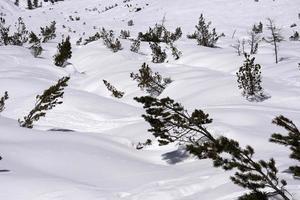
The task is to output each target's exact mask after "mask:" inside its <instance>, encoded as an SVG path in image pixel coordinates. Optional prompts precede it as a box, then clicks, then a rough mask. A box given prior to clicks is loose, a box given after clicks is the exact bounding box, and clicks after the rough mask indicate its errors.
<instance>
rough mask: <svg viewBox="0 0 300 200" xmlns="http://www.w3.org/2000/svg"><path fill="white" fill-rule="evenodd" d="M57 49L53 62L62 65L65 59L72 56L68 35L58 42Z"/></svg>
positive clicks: (64, 63)
mask: <svg viewBox="0 0 300 200" xmlns="http://www.w3.org/2000/svg"><path fill="white" fill-rule="evenodd" d="M57 50H58V52H57V54H56V55H55V56H54V64H55V65H56V66H59V67H64V66H65V65H66V61H67V60H68V59H69V58H71V57H72V47H71V43H70V37H69V36H68V37H67V38H66V40H62V42H61V43H59V44H58V46H57Z"/></svg>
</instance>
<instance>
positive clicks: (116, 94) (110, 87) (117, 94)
mask: <svg viewBox="0 0 300 200" xmlns="http://www.w3.org/2000/svg"><path fill="white" fill-rule="evenodd" d="M103 83H104V85H105V86H106V88H107V89H108V91H110V92H111V95H112V96H113V97H116V98H118V99H120V98H122V97H123V96H124V94H125V93H124V92H121V91H119V90H117V88H115V87H114V86H113V85H112V84H110V83H109V82H108V81H107V80H103Z"/></svg>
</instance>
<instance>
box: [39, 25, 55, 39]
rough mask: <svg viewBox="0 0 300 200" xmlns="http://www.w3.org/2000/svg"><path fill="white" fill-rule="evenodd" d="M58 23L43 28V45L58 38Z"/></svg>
mask: <svg viewBox="0 0 300 200" xmlns="http://www.w3.org/2000/svg"><path fill="white" fill-rule="evenodd" d="M55 25H56V22H55V21H53V22H51V24H50V26H49V27H48V26H46V27H45V28H43V27H41V34H42V36H43V37H44V39H43V41H42V42H43V43H44V42H48V41H49V40H52V39H54V38H56V33H55V32H56V26H55Z"/></svg>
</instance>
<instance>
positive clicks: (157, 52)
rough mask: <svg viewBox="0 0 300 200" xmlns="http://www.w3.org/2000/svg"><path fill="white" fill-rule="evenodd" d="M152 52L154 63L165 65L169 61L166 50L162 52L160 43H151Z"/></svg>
mask: <svg viewBox="0 0 300 200" xmlns="http://www.w3.org/2000/svg"><path fill="white" fill-rule="evenodd" d="M149 45H150V48H151V50H152V54H151V55H152V62H153V63H163V62H165V60H166V59H167V53H166V50H165V49H164V50H162V48H161V46H159V44H158V43H155V42H154V43H151V42H150V43H149Z"/></svg>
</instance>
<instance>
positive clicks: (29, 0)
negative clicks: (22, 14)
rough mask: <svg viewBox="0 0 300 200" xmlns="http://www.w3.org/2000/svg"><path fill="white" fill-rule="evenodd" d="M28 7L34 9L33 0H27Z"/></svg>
mask: <svg viewBox="0 0 300 200" xmlns="http://www.w3.org/2000/svg"><path fill="white" fill-rule="evenodd" d="M27 8H28V9H29V10H32V9H33V7H32V2H31V0H27Z"/></svg>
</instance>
